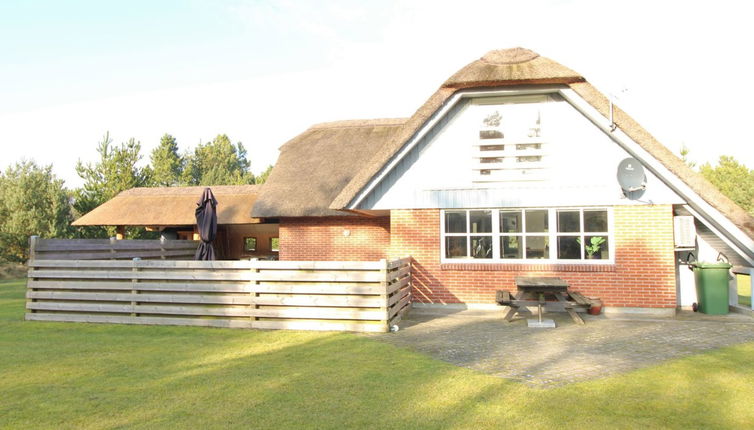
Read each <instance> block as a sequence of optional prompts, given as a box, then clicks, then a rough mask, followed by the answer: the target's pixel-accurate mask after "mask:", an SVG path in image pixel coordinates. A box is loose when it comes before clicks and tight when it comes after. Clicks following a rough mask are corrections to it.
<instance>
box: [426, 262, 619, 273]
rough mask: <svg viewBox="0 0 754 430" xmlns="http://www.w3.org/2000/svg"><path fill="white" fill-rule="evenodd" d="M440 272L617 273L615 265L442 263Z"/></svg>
mask: <svg viewBox="0 0 754 430" xmlns="http://www.w3.org/2000/svg"><path fill="white" fill-rule="evenodd" d="M440 270H461V271H469V272H475V271H476V272H498V271H499V272H615V264H614V263H612V264H589V263H578V264H575V263H483V264H480V263H441V264H440Z"/></svg>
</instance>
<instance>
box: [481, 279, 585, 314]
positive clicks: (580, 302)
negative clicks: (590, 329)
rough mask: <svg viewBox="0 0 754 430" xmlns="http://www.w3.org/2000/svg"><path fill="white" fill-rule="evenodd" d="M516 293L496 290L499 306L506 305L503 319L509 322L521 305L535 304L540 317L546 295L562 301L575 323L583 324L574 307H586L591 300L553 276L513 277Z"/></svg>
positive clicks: (559, 301)
mask: <svg viewBox="0 0 754 430" xmlns="http://www.w3.org/2000/svg"><path fill="white" fill-rule="evenodd" d="M515 282H516V289H517V291H516V294H515V295H511V293H510V292H509V291H506V290H498V291H497V294H496V301H497V303H498V304H499V305H501V306H508V307H509V308H510V309H508V312H507V313H506V314H505V320H506V321H508V322H510V321H512V320H513V317H514V316H515V315H516V313H517V312H518V309H519V308H520V307H522V306H537V309H538V311H539V317H540V319H541V317H542V313H543V311H544V306H545V303H546V297H547V296H551V297H554V298H555V301H556V302H558V303H562V304H563V307H564V308H565V310H566V312H568V315H570V316H571V319H573V321H574V322H575V323H576V324H584V320H583V319H582V318H581V316H580V315H579V314H578V313H577V312H576V309H585V310H586V309H588V308H589V306H591V301H590V300H589V299H588V298H586V297H584V296H583V295H581V294H579V293H577V292H575V291H568V287H569V286H570V285H569V284H568V283H567V282H566V281H564V280H562V279H560V278H555V277H523V276H519V277H516V279H515Z"/></svg>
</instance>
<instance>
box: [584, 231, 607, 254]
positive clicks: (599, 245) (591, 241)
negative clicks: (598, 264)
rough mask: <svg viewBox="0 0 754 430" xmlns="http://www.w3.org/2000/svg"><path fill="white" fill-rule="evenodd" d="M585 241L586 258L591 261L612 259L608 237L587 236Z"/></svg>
mask: <svg viewBox="0 0 754 430" xmlns="http://www.w3.org/2000/svg"><path fill="white" fill-rule="evenodd" d="M584 239H585V240H584V242H585V243H584V257H586V258H587V259H589V260H607V259H608V258H610V250H609V247H608V246H607V245H608V244H607V237H605V236H586V237H584Z"/></svg>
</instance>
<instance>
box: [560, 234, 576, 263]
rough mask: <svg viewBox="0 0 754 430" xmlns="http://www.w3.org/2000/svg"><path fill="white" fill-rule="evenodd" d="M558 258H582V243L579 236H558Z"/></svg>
mask: <svg viewBox="0 0 754 430" xmlns="http://www.w3.org/2000/svg"><path fill="white" fill-rule="evenodd" d="M558 258H559V259H561V260H580V259H581V245H580V244H579V237H578V236H560V237H558Z"/></svg>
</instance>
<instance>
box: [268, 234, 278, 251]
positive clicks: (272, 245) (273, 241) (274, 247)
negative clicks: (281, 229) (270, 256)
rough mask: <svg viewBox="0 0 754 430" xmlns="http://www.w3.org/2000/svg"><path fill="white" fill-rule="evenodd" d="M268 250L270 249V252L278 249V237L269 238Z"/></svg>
mask: <svg viewBox="0 0 754 430" xmlns="http://www.w3.org/2000/svg"><path fill="white" fill-rule="evenodd" d="M270 250H272V252H279V251H280V238H278V237H272V238H270Z"/></svg>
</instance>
